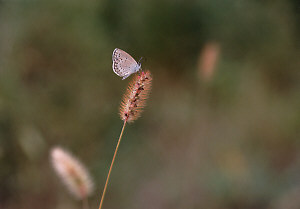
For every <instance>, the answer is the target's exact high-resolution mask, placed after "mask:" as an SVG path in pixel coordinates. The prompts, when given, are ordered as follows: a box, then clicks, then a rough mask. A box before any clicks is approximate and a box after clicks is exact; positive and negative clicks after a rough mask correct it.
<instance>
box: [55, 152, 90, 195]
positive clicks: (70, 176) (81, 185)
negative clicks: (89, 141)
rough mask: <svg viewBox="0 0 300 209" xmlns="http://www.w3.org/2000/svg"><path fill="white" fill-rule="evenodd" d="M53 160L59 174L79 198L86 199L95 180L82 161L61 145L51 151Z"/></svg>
mask: <svg viewBox="0 0 300 209" xmlns="http://www.w3.org/2000/svg"><path fill="white" fill-rule="evenodd" d="M50 155H51V156H50V157H51V162H52V165H53V168H54V170H55V171H56V173H57V175H58V176H59V177H60V178H61V180H62V182H63V183H64V184H65V185H66V187H67V188H68V189H69V191H70V192H71V193H72V194H73V195H74V197H76V198H77V199H80V200H84V199H86V198H87V196H88V195H90V194H91V193H92V191H93V187H94V186H93V182H92V180H91V177H90V175H89V173H88V171H87V169H86V168H85V167H84V166H83V164H82V163H80V162H79V161H78V159H76V158H75V157H74V156H73V155H71V154H70V153H69V152H67V151H66V150H63V149H62V148H60V147H55V148H53V149H52V150H51V153H50Z"/></svg>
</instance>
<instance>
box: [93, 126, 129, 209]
mask: <svg viewBox="0 0 300 209" xmlns="http://www.w3.org/2000/svg"><path fill="white" fill-rule="evenodd" d="M126 122H127V120H125V121H124V124H123V127H122V131H121V134H120V137H119V140H118V143H117V146H116V149H115V153H114V156H113V159H112V161H111V164H110V168H109V171H108V174H107V177H106V182H105V186H104V189H103V193H102V197H101V201H100V205H99V209H101V208H102V204H103V200H104V196H105V192H106V189H107V185H108V181H109V177H110V173H111V170H112V167H113V165H114V162H115V158H116V155H117V152H118V149H119V145H120V142H121V139H122V136H123V132H124V129H125V126H126Z"/></svg>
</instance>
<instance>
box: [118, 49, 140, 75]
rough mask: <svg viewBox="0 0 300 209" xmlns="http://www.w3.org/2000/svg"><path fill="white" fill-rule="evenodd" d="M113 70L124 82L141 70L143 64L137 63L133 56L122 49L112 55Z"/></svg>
mask: <svg viewBox="0 0 300 209" xmlns="http://www.w3.org/2000/svg"><path fill="white" fill-rule="evenodd" d="M112 61H113V64H112V69H113V71H114V72H115V74H117V75H118V76H120V77H123V78H122V80H124V79H125V78H127V77H128V76H130V75H131V74H133V73H136V72H138V71H139V70H140V69H141V63H140V62H138V63H137V62H136V61H135V60H134V59H133V58H132V56H130V55H129V54H128V53H127V52H125V51H123V50H122V49H118V48H116V49H115V50H114V51H113V53H112Z"/></svg>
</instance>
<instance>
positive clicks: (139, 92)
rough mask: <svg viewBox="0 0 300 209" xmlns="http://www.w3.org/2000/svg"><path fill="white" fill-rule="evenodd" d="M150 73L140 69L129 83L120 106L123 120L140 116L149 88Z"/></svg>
mask: <svg viewBox="0 0 300 209" xmlns="http://www.w3.org/2000/svg"><path fill="white" fill-rule="evenodd" d="M151 81H152V77H151V73H150V72H149V71H145V72H144V71H142V72H141V73H140V74H136V75H135V77H134V78H133V80H132V81H131V82H130V83H129V85H128V88H127V91H126V93H125V94H124V96H123V101H122V103H121V107H120V116H121V119H122V120H123V121H127V122H133V121H135V120H136V119H137V118H138V117H140V115H141V112H142V111H143V107H144V106H145V103H146V99H147V98H148V96H149V93H150V90H151Z"/></svg>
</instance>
